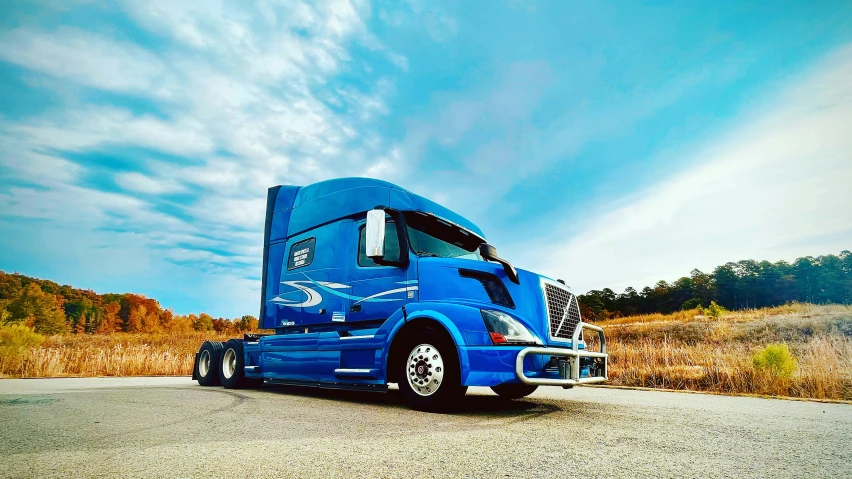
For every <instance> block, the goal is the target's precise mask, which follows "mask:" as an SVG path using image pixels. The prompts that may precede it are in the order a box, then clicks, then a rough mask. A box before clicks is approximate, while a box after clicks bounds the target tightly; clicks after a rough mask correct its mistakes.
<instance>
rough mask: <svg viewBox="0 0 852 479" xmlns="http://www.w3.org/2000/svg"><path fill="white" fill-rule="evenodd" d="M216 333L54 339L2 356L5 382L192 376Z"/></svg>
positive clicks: (1, 371)
mask: <svg viewBox="0 0 852 479" xmlns="http://www.w3.org/2000/svg"><path fill="white" fill-rule="evenodd" d="M227 338H228V337H227V336H222V335H217V334H215V333H203V332H193V333H185V334H180V335H167V334H135V333H116V334H110V335H68V336H51V337H49V338H47V339H46V340H45V341H44V343H43V344H42V345H41V347H36V348H30V349H28V350H26V351H23V352H22V353H21V354H17V355H11V354H10V355H3V356H0V377H25V378H44V377H75V376H82V377H91V376H188V375H190V374H192V367H193V361H194V358H195V352H196V351H198V347H199V346H200V345H201V343H202V342H203V341H204V340H205V339H215V340H218V341H225V340H226V339H227Z"/></svg>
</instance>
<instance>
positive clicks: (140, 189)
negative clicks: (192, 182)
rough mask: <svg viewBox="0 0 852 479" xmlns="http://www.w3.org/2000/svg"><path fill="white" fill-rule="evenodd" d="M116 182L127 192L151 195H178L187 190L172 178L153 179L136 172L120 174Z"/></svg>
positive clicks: (116, 177)
mask: <svg viewBox="0 0 852 479" xmlns="http://www.w3.org/2000/svg"><path fill="white" fill-rule="evenodd" d="M115 181H116V183H118V184H119V185H120V186H121V187H122V188H124V189H126V190H130V191H135V192H137V193H146V194H151V195H160V194H164V193H177V192H180V191H185V190H186V187H185V186H184V185H182V184H181V183H179V182H177V181H175V180H173V179H171V178H162V177H160V178H153V177H151V176H148V175H143V174H142V173H138V172H135V171H131V172H127V173H119V174H117V175H116V176H115Z"/></svg>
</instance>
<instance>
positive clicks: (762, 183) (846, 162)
mask: <svg viewBox="0 0 852 479" xmlns="http://www.w3.org/2000/svg"><path fill="white" fill-rule="evenodd" d="M850 77H852V46H845V47H843V48H841V49H839V50H838V51H835V52H834V53H832V54H830V55H829V56H828V57H827V58H825V59H823V60H822V61H821V62H820V63H819V64H818V65H816V66H815V67H814V68H813V69H812V71H811V72H810V73H809V74H808V75H806V76H802V77H799V78H796V79H794V80H792V81H791V84H790V85H788V86H787V87H786V88H783V89H782V90H781V91H780V92H776V93H774V94H768V95H767V98H766V101H765V102H764V105H763V106H762V107H761V108H757V109H755V111H752V112H750V113H748V114H746V115H745V117H746V119H745V120H742V121H741V122H740V124H739V126H737V127H735V128H733V129H732V130H731V131H730V132H728V133H727V134H725V135H723V136H721V137H719V138H715V139H712V140H710V141H708V142H707V143H706V144H705V145H704V146H703V147H700V148H698V149H696V150H695V151H694V152H692V153H685V155H686V156H688V157H690V156H691V157H692V158H688V161H687V163H688V164H696V165H697V166H695V167H693V168H690V169H687V170H685V171H683V172H681V173H678V174H674V175H672V176H669V177H667V178H662V179H661V180H660V181H659V182H657V183H656V184H654V185H652V186H651V187H649V188H647V189H645V190H643V191H641V192H639V193H637V194H632V195H629V196H627V197H624V198H620V199H618V200H617V201H615V202H614V203H611V204H609V205H606V206H604V207H601V208H599V209H598V210H597V211H593V212H591V214H590V216H592V217H593V218H594V219H592V220H590V221H586V222H584V223H580V224H577V225H562V227H560V228H559V232H560V234H562V235H568V236H569V237H570V239H569V240H567V241H559V240H557V239H556V238H549V239H548V241H547V242H548V244H547V245H546V246H545V245H542V251H548V255H547V258H545V257H543V256H538V257H535V256H532V257H530V256H528V257H526V258H525V260H526V261H528V262H529V263H531V264H532V265H534V266H535V267H536V268H537V269H539V270H541V271H543V272H545V273H547V274H549V275H551V276H553V277H560V278H565V279H567V280H569V284H572V286H574V287H575V288H576V289H578V290H579V291H585V290H588V289H593V288H603V287H615V288H624V287H626V286H634V287H642V286H646V285H651V284H653V282H655V281H656V280H659V279H667V280H674V279H676V278H677V277H679V276H682V275H684V274H686V273H687V271H685V270H684V266H683V265H685V264H689V265H693V266H696V267H700V268H704V269H708V268H712V267H713V266H716V265H718V264H722V263H724V262H727V261H730V260H736V259H745V258H757V259H764V258H765V259H771V260H777V259H787V260H790V259H793V258H795V257H798V256H802V255H806V254H824V253H828V252H832V251H834V252H837V251H840V250H841V249H848V248H849V246H850V241H852V215H849V214H846V213H845V212H844V211H845V210H847V209H848V206H849V205H852V188H849V184H850V181H852V136H850V135H849V131H848V125H849V124H850V121H852V83H850V82H849V81H848V79H849V78H850Z"/></svg>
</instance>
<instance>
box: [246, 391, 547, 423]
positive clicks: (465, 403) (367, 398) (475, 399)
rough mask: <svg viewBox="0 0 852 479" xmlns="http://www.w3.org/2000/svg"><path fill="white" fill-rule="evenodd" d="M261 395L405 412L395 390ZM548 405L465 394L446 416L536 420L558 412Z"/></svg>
mask: <svg viewBox="0 0 852 479" xmlns="http://www.w3.org/2000/svg"><path fill="white" fill-rule="evenodd" d="M263 391H264V392H269V393H274V394H282V395H288V396H294V397H303V398H313V399H321V400H323V399H324V400H329V401H335V402H341V403H351V404H362V405H372V406H383V407H387V408H389V409H408V408H407V407H406V406H405V405H404V404H403V401H402V397H401V395H400V393H399V390H396V389H390V390H388V391H387V392H386V393H380V392H369V391H347V390H338V389H321V388H314V387H305V386H279V385H264V387H263ZM561 410H562V408H560V407H559V406H558V405H556V404H553V403H552V402H540V401H536V400H535V399H520V400H514V401H510V400H507V399H504V398H501V397H499V396H485V395H479V394H470V393H468V394H467V395H466V396H465V397H464V398H462V400H461V401H459V402H458V404H455V405H454V407H453V408H451V410H450V411H447V412H446V414H449V415H463V416H472V417H476V416H480V417H492V418H518V419H521V420H523V419H524V418H529V417H531V416H532V417H538V416H542V415H545V414H550V413H553V412H558V411H561Z"/></svg>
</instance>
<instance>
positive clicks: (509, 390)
mask: <svg viewBox="0 0 852 479" xmlns="http://www.w3.org/2000/svg"><path fill="white" fill-rule="evenodd" d="M536 389H538V386H535V385H531V384H500V385H499V386H492V387H491V390H492V391H494V392H495V393H497V395H498V396H500V397H501V398H505V399H521V398H522V397H526V396H529V395H530V394H532V393H534V392H535V390H536Z"/></svg>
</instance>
